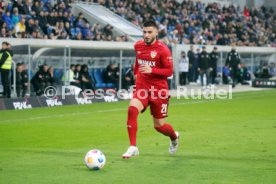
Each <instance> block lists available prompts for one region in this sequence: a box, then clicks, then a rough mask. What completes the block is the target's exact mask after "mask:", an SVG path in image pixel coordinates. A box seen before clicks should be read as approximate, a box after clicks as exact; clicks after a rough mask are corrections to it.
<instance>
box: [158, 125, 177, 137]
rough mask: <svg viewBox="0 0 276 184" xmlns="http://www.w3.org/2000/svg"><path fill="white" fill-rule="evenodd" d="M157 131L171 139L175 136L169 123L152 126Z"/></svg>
mask: <svg viewBox="0 0 276 184" xmlns="http://www.w3.org/2000/svg"><path fill="white" fill-rule="evenodd" d="M154 128H155V129H156V130H157V131H158V132H160V133H162V134H163V135H165V136H169V137H170V139H171V140H175V139H176V138H177V136H176V134H175V132H174V129H173V127H172V126H171V125H170V124H166V123H165V124H164V125H162V126H160V127H154Z"/></svg>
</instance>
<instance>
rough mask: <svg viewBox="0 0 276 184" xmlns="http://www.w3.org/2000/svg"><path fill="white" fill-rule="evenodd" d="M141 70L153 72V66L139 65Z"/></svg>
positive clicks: (142, 71)
mask: <svg viewBox="0 0 276 184" xmlns="http://www.w3.org/2000/svg"><path fill="white" fill-rule="evenodd" d="M139 72H141V73H152V68H151V67H150V66H149V65H141V66H140V67H139Z"/></svg>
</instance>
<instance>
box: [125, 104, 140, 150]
mask: <svg viewBox="0 0 276 184" xmlns="http://www.w3.org/2000/svg"><path fill="white" fill-rule="evenodd" d="M138 114H139V111H138V109H137V108H136V107H134V106H130V107H128V117H127V130H128V137H129V141H130V145H131V146H136V133H137V117H138Z"/></svg>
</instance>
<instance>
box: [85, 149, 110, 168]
mask: <svg viewBox="0 0 276 184" xmlns="http://www.w3.org/2000/svg"><path fill="white" fill-rule="evenodd" d="M105 161H106V159H105V156H104V154H103V153H102V152H101V151H100V150H97V149H93V150H90V151H88V152H87V154H86V155H85V157H84V162H85V165H86V166H87V167H88V169H91V170H100V169H102V168H103V167H104V165H105Z"/></svg>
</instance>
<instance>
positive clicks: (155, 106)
mask: <svg viewBox="0 0 276 184" xmlns="http://www.w3.org/2000/svg"><path fill="white" fill-rule="evenodd" d="M133 98H136V99H138V100H139V101H141V102H142V104H143V106H144V109H143V110H142V112H144V111H145V110H146V108H147V107H148V106H150V112H151V115H152V116H153V117H154V118H156V119H162V118H165V117H167V116H168V105H169V98H170V95H169V91H168V90H167V89H160V90H156V91H154V92H153V91H150V90H149V89H135V90H134V92H133Z"/></svg>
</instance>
